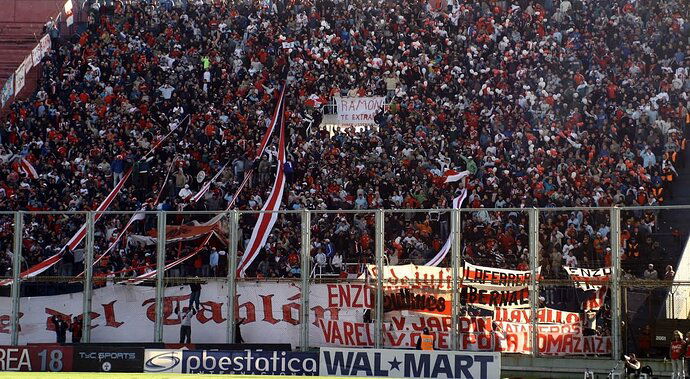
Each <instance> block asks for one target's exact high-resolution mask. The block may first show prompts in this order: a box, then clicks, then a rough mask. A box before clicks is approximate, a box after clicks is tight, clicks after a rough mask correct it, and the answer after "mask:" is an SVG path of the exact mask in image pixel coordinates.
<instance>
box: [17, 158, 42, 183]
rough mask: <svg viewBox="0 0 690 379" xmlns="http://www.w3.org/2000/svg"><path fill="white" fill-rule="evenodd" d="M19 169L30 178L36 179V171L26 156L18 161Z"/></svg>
mask: <svg viewBox="0 0 690 379" xmlns="http://www.w3.org/2000/svg"><path fill="white" fill-rule="evenodd" d="M19 171H20V172H21V173H23V174H25V175H26V176H27V177H29V178H31V179H38V172H36V169H35V168H34V166H33V165H32V164H31V162H29V161H28V160H27V159H26V158H21V160H20V161H19Z"/></svg>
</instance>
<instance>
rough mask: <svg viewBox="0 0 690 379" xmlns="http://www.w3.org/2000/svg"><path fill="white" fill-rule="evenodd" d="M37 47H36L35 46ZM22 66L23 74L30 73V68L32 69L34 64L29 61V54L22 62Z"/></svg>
mask: <svg viewBox="0 0 690 379" xmlns="http://www.w3.org/2000/svg"><path fill="white" fill-rule="evenodd" d="M36 47H38V46H36ZM22 66H24V74H28V73H29V71H31V68H32V67H34V62H33V60H32V59H31V54H29V55H27V56H26V58H24V62H22Z"/></svg>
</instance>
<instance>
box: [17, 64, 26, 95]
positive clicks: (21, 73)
mask: <svg viewBox="0 0 690 379" xmlns="http://www.w3.org/2000/svg"><path fill="white" fill-rule="evenodd" d="M25 82H26V69H25V68H24V62H22V64H20V65H19V67H17V70H16V71H15V72H14V96H17V95H19V92H21V90H22V89H23V88H24V83H25Z"/></svg>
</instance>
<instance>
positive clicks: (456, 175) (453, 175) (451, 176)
mask: <svg viewBox="0 0 690 379" xmlns="http://www.w3.org/2000/svg"><path fill="white" fill-rule="evenodd" d="M469 174H470V172H469V171H467V170H465V171H456V170H446V172H444V173H443V176H444V177H445V178H446V180H445V181H444V183H453V182H457V181H459V180H462V179H464V178H465V177H466V176H468V175H469Z"/></svg>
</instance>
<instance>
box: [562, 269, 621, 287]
mask: <svg viewBox="0 0 690 379" xmlns="http://www.w3.org/2000/svg"><path fill="white" fill-rule="evenodd" d="M565 269H566V270H567V271H568V274H570V280H572V281H573V282H575V283H573V284H574V285H575V287H579V288H581V289H583V290H585V291H589V290H598V289H600V288H601V287H602V286H605V285H607V282H608V281H609V280H610V279H611V275H612V274H613V269H612V268H611V267H603V268H591V269H590V268H574V267H565Z"/></svg>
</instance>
